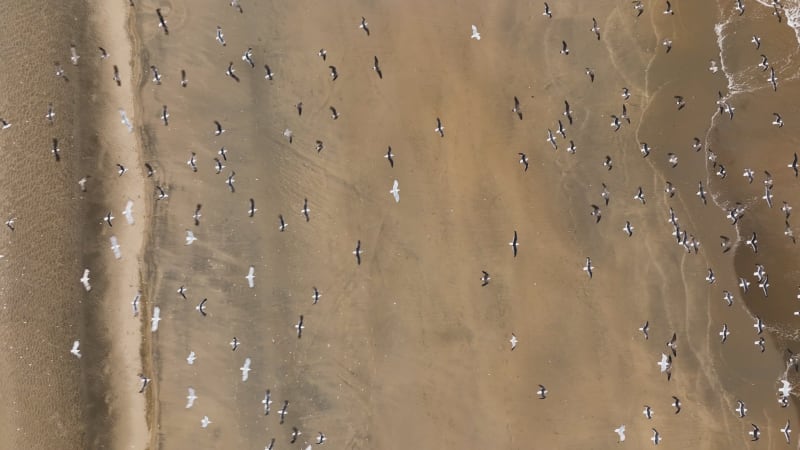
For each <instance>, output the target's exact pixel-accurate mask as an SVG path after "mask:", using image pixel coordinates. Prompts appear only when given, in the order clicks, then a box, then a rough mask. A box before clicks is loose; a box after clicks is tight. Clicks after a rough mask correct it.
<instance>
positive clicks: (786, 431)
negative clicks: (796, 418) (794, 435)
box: [781, 419, 792, 444]
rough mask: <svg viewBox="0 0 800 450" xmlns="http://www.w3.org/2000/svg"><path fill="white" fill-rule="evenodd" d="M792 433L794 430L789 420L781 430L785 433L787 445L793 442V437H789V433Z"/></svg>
mask: <svg viewBox="0 0 800 450" xmlns="http://www.w3.org/2000/svg"><path fill="white" fill-rule="evenodd" d="M791 432H792V428H791V427H790V426H789V420H788V419H787V420H786V425H784V426H783V428H781V433H783V437H784V438H785V439H786V443H787V444H788V443H790V442H791V437H790V436H789V433H791Z"/></svg>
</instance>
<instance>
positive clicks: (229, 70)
mask: <svg viewBox="0 0 800 450" xmlns="http://www.w3.org/2000/svg"><path fill="white" fill-rule="evenodd" d="M225 75H227V76H229V77H231V78H233V81H235V82H237V83H238V82H240V81H241V80H240V79H239V76H238V75H236V69H234V68H233V61H231V62H229V63H228V68H227V69H225ZM270 79H272V78H270Z"/></svg>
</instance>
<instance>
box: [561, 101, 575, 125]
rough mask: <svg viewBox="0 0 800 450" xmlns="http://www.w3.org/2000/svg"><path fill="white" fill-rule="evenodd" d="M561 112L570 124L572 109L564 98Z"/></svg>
mask: <svg viewBox="0 0 800 450" xmlns="http://www.w3.org/2000/svg"><path fill="white" fill-rule="evenodd" d="M562 114H563V115H564V117H566V118H567V121H568V122H569V124H570V125H572V120H573V119H572V110H571V109H570V107H569V102H568V101H566V100H564V112H563V113H562Z"/></svg>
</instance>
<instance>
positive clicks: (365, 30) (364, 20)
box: [358, 16, 369, 36]
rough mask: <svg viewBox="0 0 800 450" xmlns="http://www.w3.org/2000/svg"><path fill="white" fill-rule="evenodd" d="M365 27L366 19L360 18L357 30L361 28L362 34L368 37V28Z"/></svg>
mask: <svg viewBox="0 0 800 450" xmlns="http://www.w3.org/2000/svg"><path fill="white" fill-rule="evenodd" d="M367 25H369V24H368V23H367V19H365V18H364V17H363V16H362V17H361V24H360V25H359V26H358V28H361V29H362V30H364V33H367V36H369V27H367Z"/></svg>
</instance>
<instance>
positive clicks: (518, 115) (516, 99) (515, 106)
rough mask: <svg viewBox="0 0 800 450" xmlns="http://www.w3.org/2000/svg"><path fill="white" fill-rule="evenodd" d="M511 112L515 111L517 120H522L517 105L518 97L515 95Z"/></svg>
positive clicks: (520, 110)
mask: <svg viewBox="0 0 800 450" xmlns="http://www.w3.org/2000/svg"><path fill="white" fill-rule="evenodd" d="M511 112H513V113H516V114H517V117H519V120H522V109H520V107H519V99H518V98H517V96H516V95H515V96H514V107H513V108H511Z"/></svg>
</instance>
